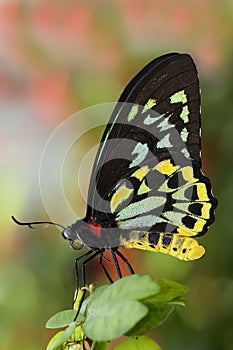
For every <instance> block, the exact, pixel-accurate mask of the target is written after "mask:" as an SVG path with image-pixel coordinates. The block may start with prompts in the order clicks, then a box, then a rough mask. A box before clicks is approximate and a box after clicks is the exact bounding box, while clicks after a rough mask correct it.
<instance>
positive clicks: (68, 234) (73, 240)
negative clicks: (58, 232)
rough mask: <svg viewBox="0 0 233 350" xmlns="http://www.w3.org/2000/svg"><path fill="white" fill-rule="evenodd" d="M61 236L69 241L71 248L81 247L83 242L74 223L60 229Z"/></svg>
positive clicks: (77, 248)
mask: <svg viewBox="0 0 233 350" xmlns="http://www.w3.org/2000/svg"><path fill="white" fill-rule="evenodd" d="M62 236H63V238H65V239H67V240H68V241H69V242H70V246H71V248H73V249H75V250H79V249H82V248H83V244H82V242H81V240H80V238H79V235H78V230H77V229H76V227H75V224H74V225H71V226H68V227H67V228H65V229H64V230H63V231H62Z"/></svg>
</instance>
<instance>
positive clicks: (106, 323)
mask: <svg viewBox="0 0 233 350" xmlns="http://www.w3.org/2000/svg"><path fill="white" fill-rule="evenodd" d="M93 304H94V306H95V307H90V308H89V309H88V316H87V318H86V322H85V323H84V326H83V330H84V333H85V334H86V336H87V337H88V338H90V339H92V340H96V341H106V340H112V339H115V338H118V337H120V336H121V335H123V334H125V333H126V332H127V331H129V330H130V329H131V328H132V327H133V326H134V325H135V324H136V323H137V322H138V321H139V320H140V319H142V318H143V317H144V316H145V315H146V314H147V312H148V309H147V307H146V306H145V305H142V304H141V303H139V302H138V301H133V300H125V301H124V300H119V301H116V300H113V301H112V300H111V299H109V300H106V302H105V304H100V305H98V304H97V303H93Z"/></svg>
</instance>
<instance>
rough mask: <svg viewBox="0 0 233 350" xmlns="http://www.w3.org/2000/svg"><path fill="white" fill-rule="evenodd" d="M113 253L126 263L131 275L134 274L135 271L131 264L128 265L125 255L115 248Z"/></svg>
mask: <svg viewBox="0 0 233 350" xmlns="http://www.w3.org/2000/svg"><path fill="white" fill-rule="evenodd" d="M115 253H116V254H117V255H118V256H119V257H120V258H121V260H122V261H123V262H124V263H125V264H126V266H127V267H128V270H129V272H130V273H131V275H134V274H135V272H134V270H133V268H132V266H131V265H130V263H129V261H128V260H127V259H126V257H125V256H124V255H123V254H122V253H121V252H119V251H118V250H117V249H116V250H115Z"/></svg>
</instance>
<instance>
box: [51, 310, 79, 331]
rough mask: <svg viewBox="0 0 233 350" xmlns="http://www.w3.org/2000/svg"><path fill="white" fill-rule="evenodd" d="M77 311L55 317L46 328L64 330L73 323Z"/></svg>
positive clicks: (59, 313)
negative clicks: (63, 328)
mask: <svg viewBox="0 0 233 350" xmlns="http://www.w3.org/2000/svg"><path fill="white" fill-rule="evenodd" d="M76 313H77V311H76V310H64V311H60V312H58V313H57V314H55V315H53V316H52V317H51V318H50V319H49V320H48V321H47V323H46V325H45V327H46V328H62V327H66V326H68V325H69V324H70V323H72V322H73V320H74V318H75V315H76Z"/></svg>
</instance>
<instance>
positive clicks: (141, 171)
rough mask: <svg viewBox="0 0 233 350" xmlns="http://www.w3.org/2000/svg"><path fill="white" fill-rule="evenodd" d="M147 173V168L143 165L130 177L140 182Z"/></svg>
mask: <svg viewBox="0 0 233 350" xmlns="http://www.w3.org/2000/svg"><path fill="white" fill-rule="evenodd" d="M149 171H150V169H149V167H148V166H147V165H145V166H142V167H141V168H140V169H138V170H136V171H135V172H134V173H133V174H132V175H131V176H133V177H136V178H137V179H138V180H140V181H142V179H143V178H144V177H145V176H146V175H147V174H148V173H149Z"/></svg>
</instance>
